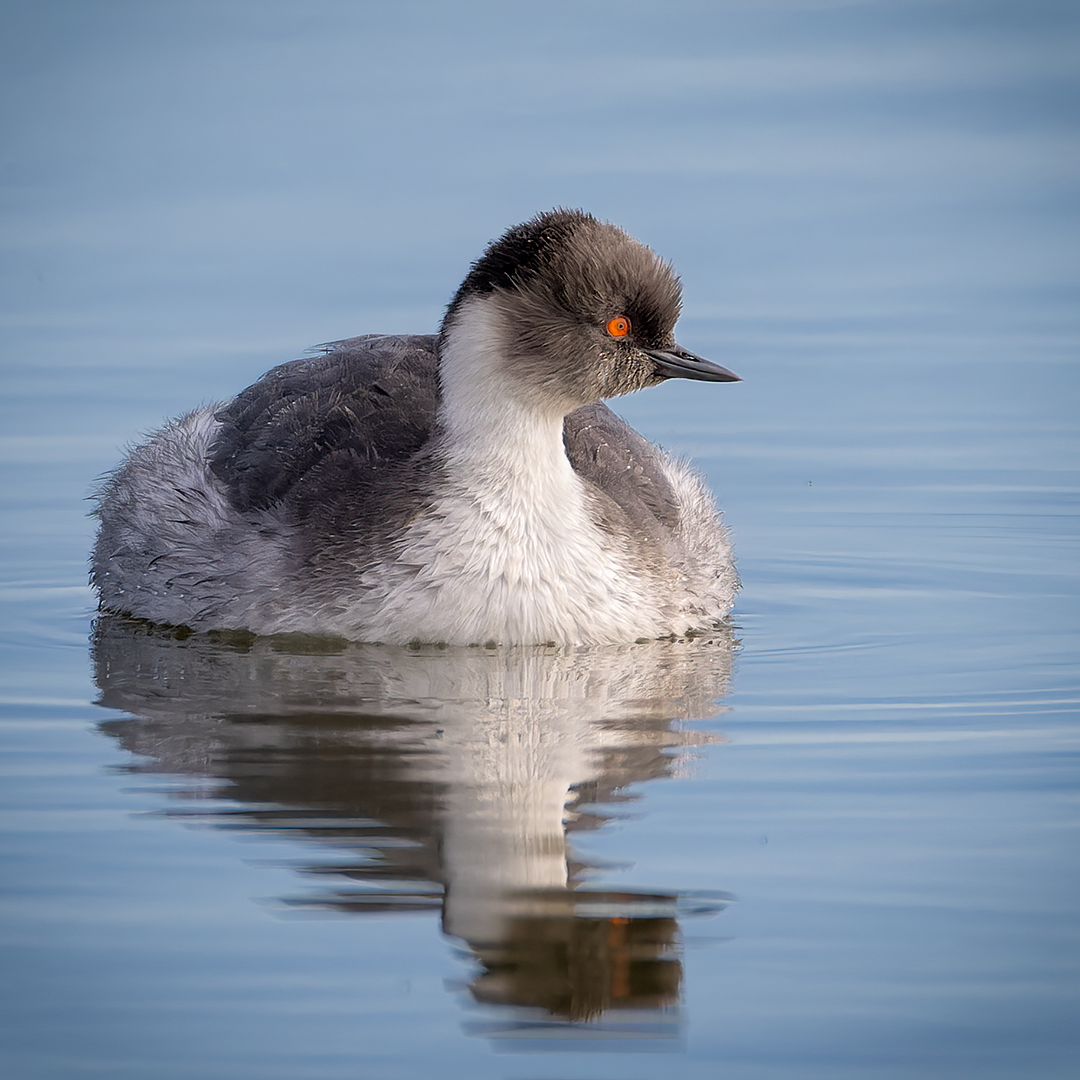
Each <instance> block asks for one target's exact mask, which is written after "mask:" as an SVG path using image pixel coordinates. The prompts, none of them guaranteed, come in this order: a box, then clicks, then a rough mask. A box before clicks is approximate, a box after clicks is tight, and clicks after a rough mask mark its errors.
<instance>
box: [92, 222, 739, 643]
mask: <svg viewBox="0 0 1080 1080" xmlns="http://www.w3.org/2000/svg"><path fill="white" fill-rule="evenodd" d="M680 298H681V289H680V285H679V279H678V277H677V276H676V275H675V273H674V271H673V270H672V268H671V267H670V265H669V264H668V263H666V262H664V261H663V260H662V259H660V258H659V257H658V256H657V255H656V254H655V253H654V252H653V251H651V250H650V249H649V248H647V247H645V246H644V245H642V244H640V243H639V242H638V241H636V240H634V239H633V238H632V237H630V236H629V235H628V234H627V233H625V232H624V231H623V230H622V229H620V228H618V227H617V226H614V225H611V224H608V223H606V222H601V221H599V220H597V219H596V218H594V217H592V216H591V215H588V214H584V213H581V212H579V211H572V210H555V211H552V212H550V213H544V214H540V215H538V216H537V217H535V218H533V219H532V220H530V221H527V222H525V223H524V224H522V225H519V226H517V227H515V228H513V229H510V230H509V231H508V232H507V233H506V234H504V235H503V236H502V237H501V238H500V239H498V240H496V241H494V242H493V243H492V244H491V245H490V246H489V247H488V248H487V250H486V251H485V253H484V254H483V256H482V257H481V258H480V259H479V260H477V262H476V263H474V264H473V266H472V267H471V269H470V270H469V273H468V275H467V277H466V278H465V280H464V282H463V283H462V285H461V287H460V288H459V289H458V291H457V293H456V295H455V296H454V298H453V300H452V301H451V303H450V305H449V307H448V308H447V311H446V315H445V317H444V319H443V322H442V326H441V328H440V331H439V333H438V335H437V336H436V335H374V334H372V335H365V336H362V337H356V338H350V339H348V340H345V341H338V342H334V343H332V344H329V345H326V346H323V347H322V348H321V350H320V355H318V356H314V357H311V358H309V359H302V360H295V361H293V362H292V363H288V364H283V365H281V366H280V367H276V368H274V369H273V370H271V371H270V372H268V373H267V374H266V375H265V376H263V378H261V379H260V380H259V381H258V382H256V383H255V384H254V385H253V386H250V387H248V388H247V389H246V390H244V391H242V392H241V393H240V394H238V395H237V396H236V397H235V398H233V399H232V400H231V401H229V402H226V403H225V404H220V405H214V406H208V407H206V408H202V409H199V410H196V411H195V412H191V413H188V414H187V415H186V416H183V417H181V418H179V419H177V420H175V421H173V422H172V423H170V424H169V425H167V426H166V427H165V428H163V429H162V430H161V431H159V432H157V433H156V434H154V435H153V436H152V437H151V438H150V439H149V440H148V441H147V442H146V443H144V444H143V445H141V446H139V447H137V448H136V449H135V450H133V451H132V452H131V454H130V455H129V456H128V458H127V459H126V460H125V461H124V462H123V463H122V464H121V465H120V467H119V468H118V469H117V470H116V471H115V472H114V473H112V474H111V476H110V477H109V478H108V479H107V480H106V481H105V483H104V484H103V486H102V489H101V491H100V493H99V495H98V506H97V511H96V512H97V514H98V517H99V518H100V522H101V526H100V530H99V533H98V539H97V543H96V546H95V549H94V553H93V566H92V580H93V582H94V584H95V585H96V587H97V588H98V590H99V592H100V603H101V608H102V609H103V610H105V611H111V612H122V613H127V614H131V615H134V616H136V617H139V618H144V619H148V620H151V621H153V622H158V623H167V624H177V625H185V626H189V627H191V628H192V629H194V630H199V631H201V630H211V629H244V630H249V631H253V632H255V633H257V634H277V633H292V632H303V633H317V634H336V635H341V636H343V637H347V638H350V639H353V640H358V641H382V642H387V643H396V644H405V643H408V642H412V641H428V642H447V643H451V644H461V645H467V644H474V643H486V642H491V641H496V642H501V643H506V644H539V643H546V642H556V643H559V644H570V643H581V644H600V643H617V642H630V641H634V640H636V639H639V638H655V637H662V636H666V635H669V634H683V633H686V632H688V631H693V630H702V629H708V628H710V627H712V626H715V625H716V623H717V622H719V621H720V620H721V619H723V617H724V616H725V615H726V614H727V613H728V612H729V611H730V609H731V605H732V601H733V598H734V595H735V592H736V590H737V588H738V578H737V575H736V573H735V568H734V564H733V560H732V554H731V548H730V545H729V543H728V540H727V536H726V533H725V530H724V527H723V525H722V524H721V522H720V519H719V514H718V512H717V509H716V507H715V505H714V503H713V500H712V498H711V496H710V494H709V492H708V490H707V488H706V487H705V485H704V483H703V481H702V480H701V479H700V478H699V477H698V476H697V475H696V474H695V473H694V472H693V471H692V470H691V469H689V468H688V467H687V466H686V465H684V464H683V463H681V462H679V461H676V460H675V459H673V458H672V457H670V456H669V455H667V454H666V453H664V452H663V451H662V450H660V449H659V448H658V447H656V446H654V445H653V444H651V443H650V442H648V441H647V440H646V439H644V438H643V437H642V436H641V435H639V434H638V433H637V432H636V431H634V429H633V428H631V427H630V426H629V425H628V424H626V423H625V422H624V421H623V420H621V419H620V418H619V417H617V416H616V415H615V414H614V413H612V412H611V411H610V410H609V409H608V408H607V407H606V406H605V405H603V404H601V399H603V398H609V397H615V396H618V395H620V394H628V393H631V392H632V391H635V390H640V389H643V388H645V387H648V386H655V385H657V384H658V383H660V382H663V381H664V380H665V379H673V378H682V379H700V380H704V381H710V382H731V381H737V380H738V376H737V375H734V374H733V373H732V372H730V371H728V370H727V369H726V368H723V367H720V366H719V365H717V364H713V363H710V362H709V361H707V360H704V359H702V358H701V357H699V356H695V355H694V354H693V353H690V352H687V351H686V350H685V349H683V348H681V347H680V346H679V345H677V344H676V343H675V337H674V327H675V322H676V319H677V318H678V315H679V309H680Z"/></svg>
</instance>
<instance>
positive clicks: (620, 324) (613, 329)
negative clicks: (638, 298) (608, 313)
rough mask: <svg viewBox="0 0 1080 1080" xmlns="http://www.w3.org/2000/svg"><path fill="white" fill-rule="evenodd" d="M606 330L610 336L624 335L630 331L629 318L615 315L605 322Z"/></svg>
mask: <svg viewBox="0 0 1080 1080" xmlns="http://www.w3.org/2000/svg"><path fill="white" fill-rule="evenodd" d="M607 332H608V333H609V334H610V335H611V336H612V337H626V335H627V334H629V333H630V320H629V319H628V318H627V317H626V316H625V315H616V316H615V318H614V319H612V320H611V322H609V323H608V324H607Z"/></svg>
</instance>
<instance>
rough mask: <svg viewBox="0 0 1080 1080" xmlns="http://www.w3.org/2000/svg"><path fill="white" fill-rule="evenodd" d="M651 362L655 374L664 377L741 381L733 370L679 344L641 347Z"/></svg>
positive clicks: (709, 380) (708, 380) (706, 380)
mask: <svg viewBox="0 0 1080 1080" xmlns="http://www.w3.org/2000/svg"><path fill="white" fill-rule="evenodd" d="M642 351H643V352H644V353H645V355H646V356H648V357H649V358H650V359H651V360H652V361H653V363H655V364H656V374H657V375H662V376H663V377H664V378H665V379H700V380H702V381H703V382H742V379H741V378H740V377H739V376H738V375H736V374H735V372H734V371H728V369H727V368H726V367H721V366H720V365H719V364H714V363H713V362H712V361H711V360H706V359H705V358H704V357H701V356H695V355H694V354H693V353H692V352H688V351H687V350H686V349H684V348H683V347H682V346H681V345H672V346H671V348H670V349H643V350H642Z"/></svg>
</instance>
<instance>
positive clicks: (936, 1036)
mask: <svg viewBox="0 0 1080 1080" xmlns="http://www.w3.org/2000/svg"><path fill="white" fill-rule="evenodd" d="M23 7H25V6H23ZM4 21H5V24H6V26H7V30H6V31H5V33H4V34H0V39H2V44H0V50H2V52H3V60H4V62H3V65H2V66H0V70H2V71H3V73H4V74H3V76H2V81H3V86H4V91H5V93H4V94H3V95H2V99H3V102H4V104H3V108H4V110H5V112H4V116H5V120H4V124H5V133H6V137H5V139H4V140H3V148H2V150H0V153H2V155H3V161H4V174H3V176H4V179H3V188H2V191H3V199H2V205H0V214H2V224H3V235H4V236H5V237H6V241H5V246H4V249H3V250H4V255H3V261H2V265H0V275H2V282H3V287H2V289H0V295H2V296H3V297H4V300H3V315H2V322H0V326H2V327H3V343H4V345H3V347H4V358H3V363H4V371H3V379H4V394H3V395H0V410H2V415H3V428H2V433H0V462H2V465H3V469H4V484H3V491H2V496H0V497H2V506H0V520H2V521H3V535H2V547H0V558H2V566H0V589H2V592H0V603H2V605H3V611H4V621H3V629H2V638H0V656H2V680H3V681H2V695H0V717H2V723H0V739H2V752H0V768H2V769H3V785H2V789H0V798H2V802H3V808H4V814H3V821H2V827H0V845H2V847H0V853H2V855H0V857H2V879H0V912H2V917H0V941H2V943H3V946H2V947H3V953H4V960H3V963H2V967H0V970H2V971H3V977H2V982H0V985H2V986H3V994H4V998H3V1007H2V1009H0V1015H2V1017H3V1020H2V1024H3V1035H2V1039H0V1068H2V1069H3V1073H4V1075H5V1077H6V1076H11V1077H13V1078H17V1080H24V1078H25V1080H69V1078H70V1080H76V1078H83V1077H92V1076H109V1077H119V1078H128V1077H130V1078H132V1080H136V1078H138V1080H145V1078H151V1080H159V1078H160V1080H172V1078H176V1080H181V1078H185V1080H186V1078H199V1080H202V1078H218V1077H233V1078H241V1077H250V1078H252V1080H256V1078H258V1080H275V1078H288V1080H321V1078H334V1080H337V1078H371V1080H382V1078H388V1080H395V1078H403V1080H411V1078H418V1077H427V1076H433V1075H437V1076H452V1077H458V1076H460V1077H470V1078H471V1077H478V1078H493V1080H494V1078H500V1080H501V1078H510V1080H539V1078H544V1080H581V1078H584V1077H589V1078H596V1080H654V1078H659V1077H668V1076H678V1077H688V1078H692V1080H696V1078H712V1077H716V1076H723V1077H731V1078H733V1080H744V1078H745V1080H758V1078H785V1080H786V1078H788V1077H799V1078H801V1080H809V1078H821V1080H826V1078H830V1080H831V1078H834V1077H851V1078H860V1080H862V1078H867V1080H869V1078H875V1080H877V1078H893V1077H895V1078H907V1077H915V1076H918V1077H928V1078H954V1077H955V1078H968V1077H970V1078H975V1077H979V1078H984V1077H990V1078H1014V1077H1016V1078H1020V1077H1024V1078H1028V1077H1039V1078H1044V1077H1045V1078H1052V1080H1057V1078H1061V1080H1065V1078H1071V1077H1073V1076H1075V1075H1077V1073H1078V1072H1080V1029H1078V1026H1077V1023H1076V1017H1077V1015H1078V1014H1080V918H1078V911H1077V908H1078V903H1077V897H1078V895H1080V872H1078V855H1080V843H1078V837H1077V829H1078V822H1080V817H1078V814H1077V802H1078V789H1080V761H1078V755H1077V751H1078V748H1080V740H1078V735H1080V672H1078V660H1080V633H1078V631H1080V603H1078V592H1080V590H1078V588H1077V585H1078V581H1077V578H1078V576H1080V559H1078V539H1080V537H1078V533H1080V528H1078V517H1080V515H1078V512H1077V511H1078V494H1080V439H1078V438H1077V428H1078V422H1077V417H1078V415H1080V409H1078V406H1080V394H1078V390H1080V370H1078V361H1080V319H1078V317H1077V312H1078V307H1077V283H1078V277H1080V275H1078V273H1077V269H1078V268H1077V262H1078V257H1077V252H1078V251H1080V243H1078V241H1080V236H1078V229H1077V217H1078V214H1077V210H1078V206H1080V201H1078V200H1077V194H1078V192H1077V180H1078V177H1080V157H1078V155H1077V150H1076V147H1077V145H1080V144H1078V142H1077V123H1076V103H1077V101H1078V100H1080V78H1078V76H1077V74H1076V73H1077V72H1078V71H1080V62H1078V61H1080V33H1078V30H1080V20H1078V18H1077V15H1076V13H1075V11H1073V10H1072V8H1071V7H1070V6H1068V5H1062V4H1056V3H1051V2H1049V0H1047V2H1041V0H1039V2H1035V3H1028V4H1024V5H1015V4H1009V3H997V2H995V0H980V2H979V3H955V2H951V0H943V2H939V3H921V2H917V0H911V2H904V3H901V2H891V0H882V2H878V3H858V2H850V3H840V2H836V3H826V2H822V3H814V2H804V3H800V4H795V3H771V2H767V0H760V2H757V3H754V4H748V3H722V2H712V3H691V2H678V0H672V2H669V3H665V4H663V5H660V4H650V3H622V4H618V5H616V4H610V3H606V2H597V3H589V4H580V3H578V4H574V5H562V4H559V3H546V4H544V5H542V6H540V5H536V6H534V5H511V6H507V5H494V4H491V5H489V4H486V3H475V4H465V5H438V4H433V3H431V4H429V3H423V2H417V3H409V4H402V5H398V6H396V7H395V6H390V7H386V6H384V5H362V4H352V3H349V4H345V3H340V4H339V3H333V2H322V3H320V4H317V5H314V6H312V5H308V6H305V7H303V8H302V9H301V7H300V6H297V5H291V4H285V3H279V2H276V0H274V2H269V3H267V2H263V3H259V4H249V3H239V2H236V3H232V2H231V3H226V4H212V5H211V4H207V5H202V4H188V5H183V6H182V8H181V7H173V6H171V5H162V6H159V5H149V6H147V5H141V4H129V3H123V2H118V0H116V2H107V3H101V4H96V5H84V4H76V3H63V2H57V0H45V2H43V3H39V4H36V5H34V6H33V9H32V11H31V10H24V9H23V8H20V9H19V10H16V7H15V5H8V6H7V7H6V8H5V12H4ZM556 204H571V205H584V206H586V207H587V208H589V209H591V210H593V211H594V212H596V213H597V214H600V215H602V216H605V217H609V218H611V219H612V220H615V221H618V222H619V223H621V224H624V225H625V226H626V227H628V228H629V229H630V230H631V231H633V232H634V233H636V234H637V235H639V236H640V237H641V238H642V239H643V240H645V241H646V242H648V243H650V244H652V245H654V246H655V247H656V248H657V250H659V251H660V252H661V253H662V254H664V255H665V256H667V257H670V258H671V259H672V260H673V261H674V263H675V264H676V266H677V268H678V269H679V270H680V272H681V273H682V275H683V278H684V282H685V287H686V303H685V315H684V318H683V320H682V322H681V324H680V335H679V336H680V340H681V341H682V342H683V344H685V345H686V346H688V347H689V348H692V349H694V350H695V351H698V352H701V353H702V354H704V355H706V356H710V357H713V358H715V359H717V360H718V361H720V362H722V363H725V364H728V365H729V366H731V367H732V368H733V369H734V370H736V371H738V372H739V373H740V374H741V375H743V376H744V378H745V382H744V383H741V384H738V385H733V386H726V387H724V386H721V387H705V388H703V387H701V386H686V385H683V386H680V385H667V386H664V387H661V388H658V389H657V390H654V391H652V392H649V393H646V394H642V395H638V396H637V397H635V398H632V399H628V400H624V401H620V402H618V403H617V407H618V409H619V411H621V412H622V413H623V415H625V416H627V417H628V418H629V419H630V420H631V421H632V422H633V423H634V424H635V425H636V426H637V427H638V428H639V429H640V430H641V431H643V432H644V433H645V434H647V435H648V436H649V437H651V438H653V439H655V440H657V441H659V442H662V443H663V444H665V445H666V446H668V447H670V448H672V449H674V450H676V451H678V452H679V453H682V454H685V455H687V456H691V457H693V458H694V459H695V460H696V462H697V463H698V465H699V466H700V468H701V469H702V470H703V471H704V472H705V473H706V474H707V476H708V478H709V481H710V483H711V485H712V486H713V488H714V489H715V490H716V492H717V494H718V496H719V498H720V501H721V503H722V505H723V506H724V508H725V512H726V517H727V520H728V523H729V525H730V526H731V529H732V531H733V535H734V539H735V542H736V547H737V551H738V556H739V564H740V569H741V572H742V575H743V579H744V590H743V592H742V594H741V595H740V598H739V601H738V604H737V607H736V612H735V616H734V618H733V626H732V627H731V629H730V631H729V632H726V633H723V634H716V635H713V636H712V637H709V638H705V639H700V640H697V641H693V642H665V643H656V644H651V645H638V646H627V647H625V648H609V649H595V650H548V649H492V650H487V649H471V650H470V649H436V648H423V649H418V650H396V649H388V648H380V647H374V646H363V645H355V644H354V645H349V644H347V643H344V642H340V641H331V640H326V641H316V640H259V639H251V638H246V637H244V636H239V635H234V636H231V637H230V636H224V637H217V638H210V639H208V638H198V637H187V638H184V637H183V636H180V635H175V634H168V633H165V632H160V631H153V630H152V629H150V628H147V627H145V626H140V625H135V624H129V623H125V622H124V621H123V620H117V619H107V620H100V621H98V622H97V623H96V624H94V622H93V604H94V601H93V597H92V595H91V593H90V592H89V590H88V589H87V588H86V586H85V557H86V552H87V550H88V549H89V546H90V543H91V538H92V523H91V522H90V521H89V520H88V519H87V518H86V516H85V514H86V510H87V505H86V503H85V501H84V500H85V496H86V494H87V492H88V491H89V490H90V489H91V487H92V485H93V481H94V477H95V476H97V475H100V474H101V473H102V472H103V471H105V470H106V469H108V468H109V467H111V466H112V465H113V464H115V462H116V461H117V459H118V457H119V454H120V452H121V449H122V447H123V445H124V444H125V442H128V441H130V440H132V439H135V438H137V436H138V434H139V433H140V432H141V431H144V430H146V429H148V428H150V427H152V426H154V425H156V424H158V423H160V421H161V420H162V418H163V417H165V416H167V415H169V414H175V413H177V412H180V411H183V410H184V409H186V408H189V407H191V406H193V405H195V404H198V403H200V402H202V401H207V400H214V399H215V398H218V397H223V396H225V395H228V394H229V393H231V392H234V391H235V390H237V389H239V388H241V387H242V386H244V385H245V384H246V383H247V382H249V381H251V380H252V379H253V378H255V377H257V376H258V375H259V374H260V373H261V372H262V371H264V370H265V369H266V368H268V367H269V366H271V365H273V364H275V363H279V362H281V361H283V360H286V359H289V358H291V357H293V356H296V355H299V354H300V352H301V351H302V350H303V349H304V348H305V347H307V346H308V345H310V344H313V343H315V342H318V341H325V340H328V339H332V338H335V337H341V336H345V335H348V334H353V333H362V332H367V331H409V330H414V331H426V330H429V329H433V328H434V326H435V325H436V323H437V320H438V318H439V313H440V310H441V306H442V305H443V304H444V303H445V302H446V300H447V299H448V297H449V296H450V295H451V293H452V292H453V290H454V288H455V286H456V284H457V283H458V281H459V280H460V277H461V276H462V274H463V271H464V269H465V268H466V266H467V265H468V263H469V261H470V260H471V259H473V258H475V257H476V255H477V254H479V251H480V249H481V248H482V246H483V244H484V243H485V242H486V241H487V240H488V239H489V238H490V237H491V236H494V235H496V234H497V233H498V232H500V231H501V230H502V229H503V228H505V227H506V226H507V225H509V224H511V223H513V222H516V221H518V220H521V219H522V218H524V217H526V216H529V215H530V214H532V213H533V212H535V211H536V210H538V209H541V208H545V207H549V206H552V205H556Z"/></svg>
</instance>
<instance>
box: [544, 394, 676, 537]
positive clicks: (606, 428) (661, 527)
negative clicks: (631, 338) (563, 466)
mask: <svg viewBox="0 0 1080 1080" xmlns="http://www.w3.org/2000/svg"><path fill="white" fill-rule="evenodd" d="M563 445H564V446H565V447H566V456H567V457H568V458H569V459H570V464H571V465H573V467H574V471H575V472H576V473H577V474H578V475H579V476H580V477H581V478H582V479H583V480H585V481H586V482H587V483H589V484H590V485H591V486H592V487H593V488H594V489H596V490H599V491H600V492H602V493H603V495H605V496H607V498H608V499H609V500H611V502H614V503H615V504H616V506H617V507H618V508H619V510H621V511H622V513H623V515H624V516H625V519H626V521H627V522H628V523H629V525H630V526H631V528H632V529H633V530H634V532H633V534H632V535H639V536H653V537H663V536H665V535H667V534H668V533H670V532H671V531H672V530H674V529H676V528H677V527H678V525H679V517H680V513H679V500H678V496H677V494H676V492H675V490H674V489H673V487H672V485H671V482H670V480H669V479H668V475H669V474H668V470H667V469H666V468H665V461H666V457H665V455H664V452H663V451H662V450H660V449H659V448H657V447H656V446H654V445H653V444H652V443H651V442H649V441H648V439H646V438H644V437H643V436H641V435H639V434H638V433H637V432H636V431H635V430H634V429H633V428H632V427H631V426H630V425H629V424H628V423H627V422H626V421H625V420H623V419H622V418H621V417H619V416H616V415H615V413H613V412H612V411H611V410H610V409H609V408H608V407H607V406H606V405H604V404H602V403H597V404H595V405H587V406H585V407H584V408H582V409H577V410H575V411H574V412H572V413H570V415H569V416H567V418H566V420H565V421H564V423H563Z"/></svg>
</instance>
